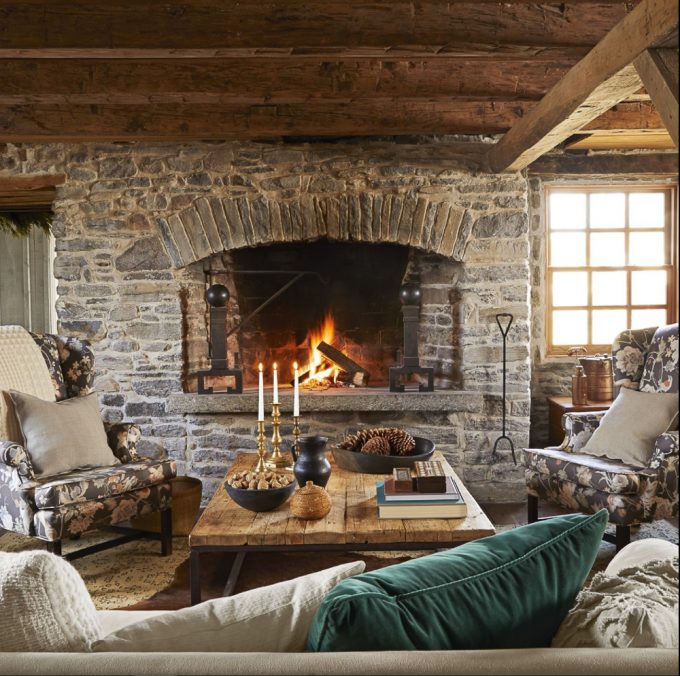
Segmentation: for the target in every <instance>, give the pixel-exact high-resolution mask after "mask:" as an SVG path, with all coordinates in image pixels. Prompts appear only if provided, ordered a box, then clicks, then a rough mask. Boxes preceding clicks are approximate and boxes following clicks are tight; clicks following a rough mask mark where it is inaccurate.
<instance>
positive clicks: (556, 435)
mask: <svg viewBox="0 0 680 676" xmlns="http://www.w3.org/2000/svg"><path fill="white" fill-rule="evenodd" d="M611 405H612V402H611V401H596V402H593V403H592V404H584V405H580V406H579V405H576V404H573V403H572V402H571V395H566V396H565V395H560V396H554V397H548V411H549V413H548V416H549V417H548V445H549V446H559V445H560V444H561V443H562V441H563V440H564V430H563V429H562V416H563V415H564V414H565V413H580V412H581V411H606V410H607V409H608V408H609V407H610V406H611Z"/></svg>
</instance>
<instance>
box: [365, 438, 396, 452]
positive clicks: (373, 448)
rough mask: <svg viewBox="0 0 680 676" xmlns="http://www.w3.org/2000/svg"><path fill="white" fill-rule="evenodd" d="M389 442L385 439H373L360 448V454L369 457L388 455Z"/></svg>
mask: <svg viewBox="0 0 680 676" xmlns="http://www.w3.org/2000/svg"><path fill="white" fill-rule="evenodd" d="M390 449H391V447H390V442H389V441H388V440H387V439H386V438H385V437H373V438H371V439H369V440H368V441H367V442H366V443H365V444H364V445H363V446H362V448H361V452H362V453H367V454H369V455H390Z"/></svg>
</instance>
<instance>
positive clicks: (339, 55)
mask: <svg viewBox="0 0 680 676" xmlns="http://www.w3.org/2000/svg"><path fill="white" fill-rule="evenodd" d="M590 48H591V46H590V45H581V46H574V45H560V44H549V43H545V44H523V43H509V42H508V43H503V44H499V43H496V42H493V43H489V44H483V43H477V42H474V43H473V42H465V41H457V42H456V43H455V44H446V45H437V44H433V43H428V44H425V45H416V44H411V45H407V46H403V47H389V48H388V47H361V46H356V47H317V48H310V47H305V48H302V47H288V48H279V49H258V48H247V47H239V48H224V49H215V48H212V49H206V48H201V47H199V48H196V49H146V48H129V47H128V48H125V49H110V48H96V49H95V48H89V47H88V48H73V47H65V48H61V47H37V48H30V49H24V48H4V47H3V46H2V43H1V42H0V59H49V60H51V61H52V60H63V59H69V60H72V59H88V60H92V59H101V60H109V61H111V60H130V59H132V60H137V61H139V60H160V59H172V60H182V61H191V60H193V59H221V60H228V59H258V60H259V61H269V60H272V59H282V58H288V57H294V58H295V60H296V61H312V62H317V63H318V62H321V61H346V62H348V61H357V60H375V61H385V60H393V61H394V60H401V61H407V60H425V59H426V60H427V61H434V60H439V59H444V60H446V59H451V58H465V59H474V60H480V61H486V60H492V61H495V60H497V59H503V60H504V61H519V62H532V63H544V62H547V63H551V62H554V61H562V60H565V59H566V60H572V59H573V60H574V62H576V61H578V60H579V59H581V58H583V57H584V56H585V55H586V54H587V53H588V52H589V51H590Z"/></svg>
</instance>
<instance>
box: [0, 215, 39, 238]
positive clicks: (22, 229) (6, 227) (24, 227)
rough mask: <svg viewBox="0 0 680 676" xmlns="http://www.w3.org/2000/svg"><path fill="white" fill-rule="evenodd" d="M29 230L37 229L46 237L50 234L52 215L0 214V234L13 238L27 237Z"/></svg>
mask: <svg viewBox="0 0 680 676" xmlns="http://www.w3.org/2000/svg"><path fill="white" fill-rule="evenodd" d="M31 228H39V229H40V230H42V231H43V232H44V233H45V234H46V235H49V234H50V233H51V232H52V214H51V213H49V212H46V211H4V212H0V232H8V233H9V234H10V235H14V236H15V237H28V235H29V233H30V232H31Z"/></svg>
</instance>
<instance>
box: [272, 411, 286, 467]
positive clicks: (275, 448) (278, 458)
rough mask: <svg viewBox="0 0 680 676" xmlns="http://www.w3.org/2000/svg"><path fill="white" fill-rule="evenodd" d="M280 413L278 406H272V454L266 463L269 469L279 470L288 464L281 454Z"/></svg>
mask: <svg viewBox="0 0 680 676" xmlns="http://www.w3.org/2000/svg"><path fill="white" fill-rule="evenodd" d="M280 427H281V412H280V409H279V404H272V428H273V432H272V454H271V456H269V460H268V461H267V467H268V468H270V469H281V468H283V467H288V465H289V464H290V463H289V461H288V458H286V457H285V456H284V455H283V454H282V453H281V432H280V429H279V428H280Z"/></svg>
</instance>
